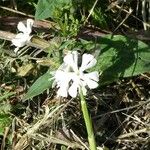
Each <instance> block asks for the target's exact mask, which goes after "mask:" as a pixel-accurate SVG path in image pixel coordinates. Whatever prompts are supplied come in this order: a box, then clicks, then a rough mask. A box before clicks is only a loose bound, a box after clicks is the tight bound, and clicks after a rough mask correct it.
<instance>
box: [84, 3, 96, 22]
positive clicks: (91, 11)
mask: <svg viewBox="0 0 150 150" xmlns="http://www.w3.org/2000/svg"><path fill="white" fill-rule="evenodd" d="M97 2H98V0H95V2H94V5H93V6H92V8H91V10H90V13H89V15H88V16H87V18H86V20H85V21H84V25H85V24H86V22H87V21H88V19H89V18H90V16H91V15H92V13H93V10H94V8H95V6H96V4H97Z"/></svg>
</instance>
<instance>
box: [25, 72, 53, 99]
mask: <svg viewBox="0 0 150 150" xmlns="http://www.w3.org/2000/svg"><path fill="white" fill-rule="evenodd" d="M52 82H53V80H52V75H51V74H50V71H47V72H46V73H45V74H44V75H42V76H41V77H39V78H38V79H37V80H36V81H35V83H34V84H33V85H32V86H31V87H30V88H29V90H28V92H27V93H26V95H25V97H24V100H26V99H29V98H32V97H34V96H37V95H39V94H41V93H42V92H43V91H45V90H46V89H48V88H51V86H52Z"/></svg>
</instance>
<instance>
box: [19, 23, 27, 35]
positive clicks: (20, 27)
mask: <svg viewBox="0 0 150 150" xmlns="http://www.w3.org/2000/svg"><path fill="white" fill-rule="evenodd" d="M17 28H18V30H19V31H21V32H23V33H26V32H27V27H26V26H25V25H24V23H23V22H19V23H18V25H17Z"/></svg>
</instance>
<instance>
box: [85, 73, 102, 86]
mask: <svg viewBox="0 0 150 150" xmlns="http://www.w3.org/2000/svg"><path fill="white" fill-rule="evenodd" d="M83 80H84V82H85V83H86V84H87V85H88V87H89V88H90V89H95V88H97V87H98V83H97V82H98V81H99V75H98V72H96V71H95V72H91V73H88V74H84V77H83Z"/></svg>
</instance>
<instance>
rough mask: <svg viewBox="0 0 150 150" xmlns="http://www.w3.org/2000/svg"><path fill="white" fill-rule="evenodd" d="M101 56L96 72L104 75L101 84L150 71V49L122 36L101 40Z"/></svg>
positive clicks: (141, 43)
mask: <svg viewBox="0 0 150 150" xmlns="http://www.w3.org/2000/svg"><path fill="white" fill-rule="evenodd" d="M99 43H100V47H101V50H100V54H99V56H98V58H97V59H98V63H97V66H96V68H95V69H96V70H99V71H100V72H101V73H102V74H101V76H100V84H101V85H102V84H107V83H110V82H113V81H116V80H117V79H119V78H120V77H131V76H136V75H139V74H141V73H145V72H149V71H150V47H149V46H148V45H147V44H145V43H143V42H141V41H139V40H135V39H130V38H127V37H125V36H121V35H114V36H113V37H112V36H110V35H109V36H106V37H103V38H101V39H99Z"/></svg>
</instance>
